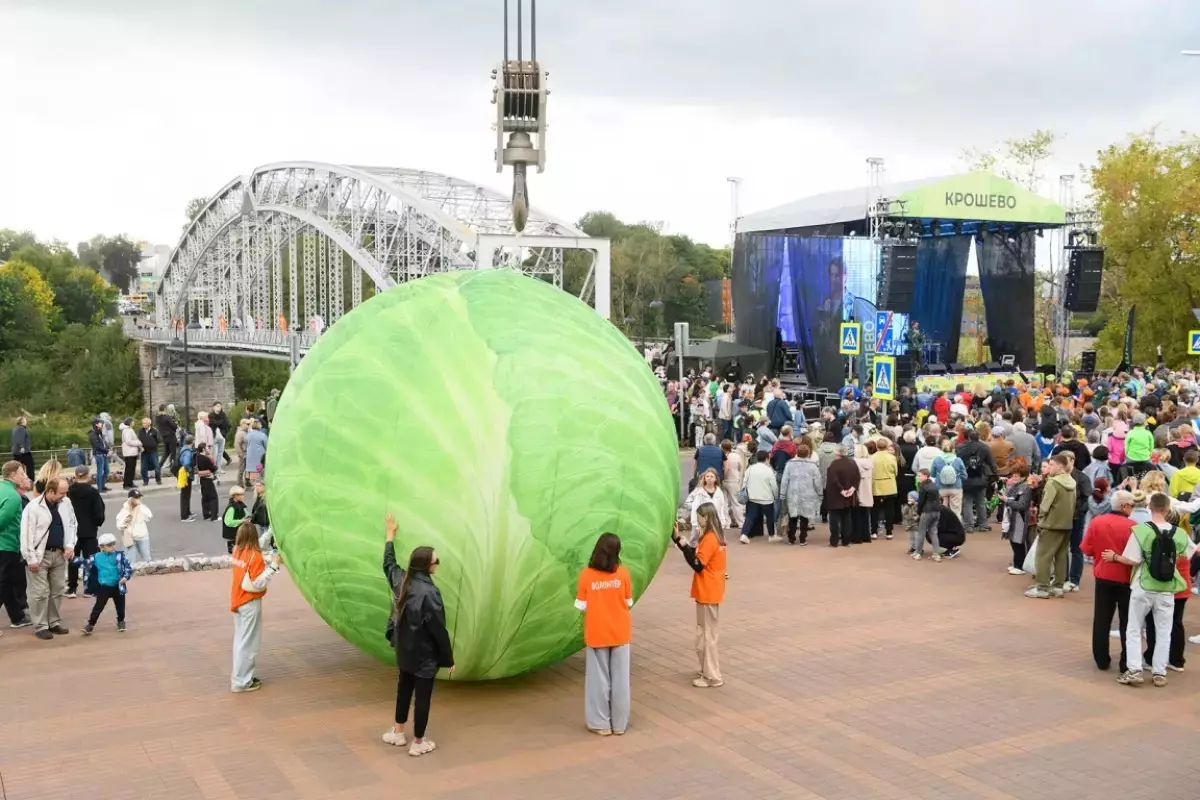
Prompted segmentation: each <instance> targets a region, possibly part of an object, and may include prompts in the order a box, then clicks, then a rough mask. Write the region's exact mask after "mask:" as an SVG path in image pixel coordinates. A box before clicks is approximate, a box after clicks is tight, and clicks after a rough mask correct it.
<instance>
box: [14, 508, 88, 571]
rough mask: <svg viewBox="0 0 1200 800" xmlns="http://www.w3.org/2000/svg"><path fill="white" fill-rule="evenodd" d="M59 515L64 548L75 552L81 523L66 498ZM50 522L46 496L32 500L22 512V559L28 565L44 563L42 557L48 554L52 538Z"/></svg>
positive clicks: (59, 509)
mask: <svg viewBox="0 0 1200 800" xmlns="http://www.w3.org/2000/svg"><path fill="white" fill-rule="evenodd" d="M58 515H59V517H61V518H62V524H63V548H64V549H70V550H74V549H75V538H76V532H77V531H78V530H79V523H78V522H76V521H75V509H74V508H72V507H71V501H70V500H68V499H67V498H66V497H64V498H63V499H62V500H60V501H59V502H58ZM50 521H51V517H50V509H49V508H48V507H47V506H46V495H42V496H41V497H38V498H37V499H36V500H30V501H29V505H27V506H25V510H24V511H23V512H21V558H23V559H25V561H26V563H29V564H40V563H42V557H43V556H45V554H46V540H47V539H49V538H50Z"/></svg>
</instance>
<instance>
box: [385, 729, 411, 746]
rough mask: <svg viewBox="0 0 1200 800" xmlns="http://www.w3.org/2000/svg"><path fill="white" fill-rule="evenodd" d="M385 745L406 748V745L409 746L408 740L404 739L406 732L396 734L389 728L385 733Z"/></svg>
mask: <svg viewBox="0 0 1200 800" xmlns="http://www.w3.org/2000/svg"><path fill="white" fill-rule="evenodd" d="M383 743H384V744H390V745H392V746H393V747H404V745H406V744H408V742H407V740H405V738H404V731H400V732H399V733H396V732H395V731H394V730H392V729H391V728H388V729H387V730H386V731H384V733H383Z"/></svg>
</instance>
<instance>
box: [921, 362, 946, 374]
mask: <svg viewBox="0 0 1200 800" xmlns="http://www.w3.org/2000/svg"><path fill="white" fill-rule="evenodd" d="M925 369H926V371H927V372H928V373H929V374H930V375H945V374H946V365H945V364H940V363H939V364H930V365H929V366H927V367H926V368H925Z"/></svg>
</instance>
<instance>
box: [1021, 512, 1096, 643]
mask: <svg viewBox="0 0 1200 800" xmlns="http://www.w3.org/2000/svg"><path fill="white" fill-rule="evenodd" d="M1025 535H1026V536H1028V535H1029V532H1028V531H1026V532H1025ZM1008 543H1009V544H1010V545H1012V551H1013V567H1015V568H1016V569H1019V570H1021V571H1022V572H1023V571H1024V570H1025V556H1026V554H1027V553H1028V550H1027V547H1028V545H1026V543H1025V542H1014V541H1013V540H1012V539H1009V540H1008ZM1109 616H1112V615H1111V614H1110V615H1109ZM1104 624H1105V625H1107V624H1108V623H1107V622H1106V623H1104ZM1107 635H1108V634H1107V633H1105V636H1107Z"/></svg>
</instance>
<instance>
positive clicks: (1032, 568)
mask: <svg viewBox="0 0 1200 800" xmlns="http://www.w3.org/2000/svg"><path fill="white" fill-rule="evenodd" d="M1025 535H1026V536H1028V535H1029V533H1028V531H1027V532H1026V534H1025ZM1039 541H1041V537H1038V538H1037V539H1034V540H1033V544H1032V545H1031V546H1030V548H1029V552H1027V553H1026V554H1025V562H1024V563H1023V564H1021V569H1023V570H1025V571H1026V572H1028V573H1029V574H1030V575H1033V574H1035V573H1037V547H1038V542H1039Z"/></svg>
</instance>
